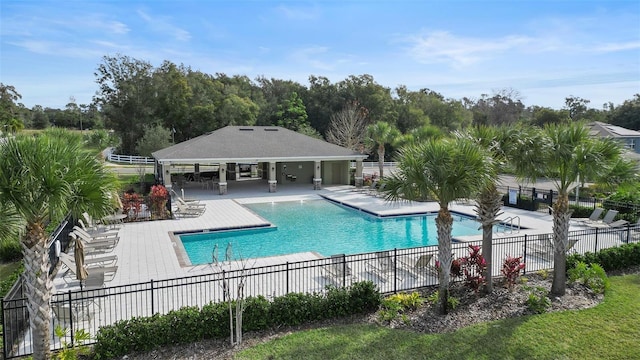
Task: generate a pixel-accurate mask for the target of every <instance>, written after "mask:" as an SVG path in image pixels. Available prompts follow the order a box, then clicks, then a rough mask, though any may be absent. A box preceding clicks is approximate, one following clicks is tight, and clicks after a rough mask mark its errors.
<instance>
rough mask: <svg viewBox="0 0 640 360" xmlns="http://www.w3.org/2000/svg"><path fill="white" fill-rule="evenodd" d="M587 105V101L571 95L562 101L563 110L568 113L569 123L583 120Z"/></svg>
mask: <svg viewBox="0 0 640 360" xmlns="http://www.w3.org/2000/svg"><path fill="white" fill-rule="evenodd" d="M589 103H590V101H589V100H587V99H583V98H580V97H577V96H573V95H571V96H569V97H566V98H565V99H564V108H565V109H566V110H567V111H568V112H569V118H570V119H571V121H578V120H582V119H583V118H584V116H585V114H586V112H587V104H589Z"/></svg>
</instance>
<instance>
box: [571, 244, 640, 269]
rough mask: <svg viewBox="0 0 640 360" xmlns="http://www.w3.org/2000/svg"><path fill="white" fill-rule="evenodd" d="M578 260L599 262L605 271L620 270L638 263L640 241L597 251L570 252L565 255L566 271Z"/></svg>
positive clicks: (589, 262)
mask: <svg viewBox="0 0 640 360" xmlns="http://www.w3.org/2000/svg"><path fill="white" fill-rule="evenodd" d="M579 262H584V263H586V264H599V265H600V266H602V268H603V269H604V270H605V271H611V270H622V269H627V268H629V267H632V266H638V265H640V243H632V244H623V245H621V246H617V247H612V248H607V249H602V250H600V251H598V252H597V253H592V252H586V253H584V254H571V255H569V256H567V271H568V270H570V269H572V268H575V267H576V265H577V264H578V263H579Z"/></svg>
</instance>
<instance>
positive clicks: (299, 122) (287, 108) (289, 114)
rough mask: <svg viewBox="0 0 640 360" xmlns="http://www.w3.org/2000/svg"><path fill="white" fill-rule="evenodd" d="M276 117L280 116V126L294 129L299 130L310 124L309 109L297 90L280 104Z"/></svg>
mask: <svg viewBox="0 0 640 360" xmlns="http://www.w3.org/2000/svg"><path fill="white" fill-rule="evenodd" d="M276 117H277V118H278V126H282V127H285V128H287V129H290V130H293V131H298V129H300V128H302V127H304V126H305V125H307V124H308V123H307V109H306V108H305V106H304V103H303V102H302V99H301V98H300V97H299V96H298V93H296V92H293V93H291V95H290V97H289V98H288V99H286V100H285V101H284V102H283V103H282V104H280V105H278V111H277V112H276Z"/></svg>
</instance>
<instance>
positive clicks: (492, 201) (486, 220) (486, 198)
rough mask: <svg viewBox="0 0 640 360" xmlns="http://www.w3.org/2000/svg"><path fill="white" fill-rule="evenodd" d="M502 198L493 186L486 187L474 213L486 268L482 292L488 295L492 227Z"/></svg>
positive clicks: (490, 276)
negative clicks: (478, 221)
mask: <svg viewBox="0 0 640 360" xmlns="http://www.w3.org/2000/svg"><path fill="white" fill-rule="evenodd" d="M501 202H502V196H501V194H500V193H499V192H498V190H497V189H496V186H495V184H491V185H490V186H489V187H487V188H486V189H485V190H484V191H483V192H482V193H481V194H480V196H479V197H478V205H477V207H476V213H477V214H478V218H479V219H480V223H481V224H482V257H483V258H484V260H485V261H486V264H487V267H486V268H485V270H484V273H483V274H482V276H484V278H485V285H484V291H485V293H487V294H489V293H491V292H492V291H493V271H492V267H493V225H495V224H496V223H497V222H498V221H497V218H498V216H499V215H500V207H501V205H502V204H501Z"/></svg>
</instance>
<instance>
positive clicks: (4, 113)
mask: <svg viewBox="0 0 640 360" xmlns="http://www.w3.org/2000/svg"><path fill="white" fill-rule="evenodd" d="M21 98H22V95H20V94H19V93H18V92H17V91H16V88H15V87H13V86H11V85H5V84H3V83H0V133H2V132H3V131H4V132H16V131H17V130H20V129H22V128H24V123H23V122H22V120H20V119H19V118H18V117H17V111H18V105H17V104H16V101H18V100H20V99H21Z"/></svg>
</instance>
